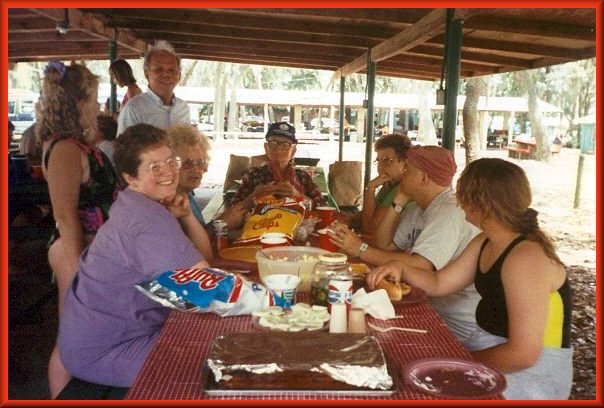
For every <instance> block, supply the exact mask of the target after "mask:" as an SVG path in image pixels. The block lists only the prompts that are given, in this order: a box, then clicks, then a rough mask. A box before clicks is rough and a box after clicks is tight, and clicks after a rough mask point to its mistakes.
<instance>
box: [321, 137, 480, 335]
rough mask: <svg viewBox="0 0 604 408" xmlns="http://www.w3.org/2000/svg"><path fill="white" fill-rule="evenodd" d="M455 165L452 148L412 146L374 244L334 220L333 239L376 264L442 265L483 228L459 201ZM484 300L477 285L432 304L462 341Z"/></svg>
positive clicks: (474, 325) (368, 261)
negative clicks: (477, 289)
mask: <svg viewBox="0 0 604 408" xmlns="http://www.w3.org/2000/svg"><path fill="white" fill-rule="evenodd" d="M456 170H457V165H456V164H455V158H454V157H453V154H452V153H451V152H450V151H449V150H447V149H444V148H442V147H438V146H414V147H412V148H410V149H409V150H408V151H407V161H406V163H405V168H404V169H403V175H402V178H401V182H400V184H399V188H398V191H397V193H396V195H395V197H394V201H393V203H392V206H391V208H390V209H389V210H388V212H387V214H386V215H385V216H384V218H383V219H382V222H381V224H380V225H379V226H376V236H375V238H374V242H373V243H374V245H375V246H368V245H367V244H366V243H364V242H362V241H361V239H360V238H359V237H358V236H357V234H355V233H354V232H352V231H350V230H349V229H348V228H347V227H346V226H345V225H343V224H341V223H335V224H332V227H331V228H332V230H333V231H334V232H333V233H332V234H330V235H331V236H332V239H333V241H334V242H335V244H336V245H337V246H338V247H340V248H341V249H342V250H344V251H345V252H346V253H348V254H349V255H352V256H358V257H359V258H361V259H362V260H363V261H365V262H367V263H370V264H373V265H383V264H385V263H386V262H388V261H392V260H398V261H402V262H404V263H407V264H409V265H412V266H415V267H417V268H421V269H425V270H427V271H432V270H440V269H441V268H442V267H443V266H445V265H446V264H447V263H448V262H450V261H452V260H453V259H455V258H457V257H458V256H459V255H460V254H461V253H462V252H463V250H464V249H465V247H466V246H467V245H468V243H469V242H470V241H471V240H472V238H474V237H475V236H476V235H477V234H478V233H479V230H478V228H476V227H475V226H473V225H472V224H470V223H469V222H468V221H466V219H465V214H464V212H463V210H462V209H461V208H460V207H459V206H458V205H457V200H456V198H455V192H454V191H453V188H452V187H451V184H452V182H453V176H454V175H455V172H456ZM408 204H409V205H408ZM378 227H379V228H378ZM479 300H480V296H479V295H478V293H477V292H476V288H475V287H474V285H473V284H472V285H470V286H468V287H467V288H465V289H464V290H463V291H461V292H457V293H454V294H452V295H447V296H443V297H439V298H431V299H430V303H431V304H432V306H433V307H434V308H435V309H436V311H437V312H438V313H439V314H440V316H441V317H442V318H443V320H444V321H445V323H446V324H447V325H448V327H449V328H450V329H451V331H453V333H454V334H455V335H456V336H457V337H458V339H459V340H460V341H462V342H463V341H464V340H465V339H467V338H468V337H469V336H470V334H471V333H472V332H473V330H474V329H475V328H476V318H475V316H474V312H475V310H476V305H477V304H478V301H479Z"/></svg>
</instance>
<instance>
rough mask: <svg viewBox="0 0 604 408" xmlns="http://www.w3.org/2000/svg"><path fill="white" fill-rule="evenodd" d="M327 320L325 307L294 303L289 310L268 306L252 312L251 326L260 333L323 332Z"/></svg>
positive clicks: (326, 325)
mask: <svg viewBox="0 0 604 408" xmlns="http://www.w3.org/2000/svg"><path fill="white" fill-rule="evenodd" d="M329 318H330V316H329V312H328V311H327V307H325V306H316V305H314V306H311V305H309V304H307V303H296V304H294V305H293V306H292V307H291V309H283V308H281V307H279V306H270V307H268V308H266V309H261V310H257V311H255V312H252V326H254V327H255V328H256V329H258V330H262V331H266V330H276V331H292V332H293V331H303V330H308V331H313V330H319V331H323V330H327V329H328V328H329Z"/></svg>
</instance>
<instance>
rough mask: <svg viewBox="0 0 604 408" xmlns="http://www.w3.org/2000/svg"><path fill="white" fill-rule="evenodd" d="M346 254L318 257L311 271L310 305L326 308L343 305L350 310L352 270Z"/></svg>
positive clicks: (334, 253)
mask: <svg viewBox="0 0 604 408" xmlns="http://www.w3.org/2000/svg"><path fill="white" fill-rule="evenodd" d="M347 259H348V258H347V256H346V254H341V253H338V252H330V253H327V254H321V255H319V262H317V263H316V264H315V267H314V269H313V275H312V281H311V284H310V292H311V296H312V304H313V305H320V306H327V307H329V308H330V311H331V307H330V306H331V304H333V303H344V304H346V308H347V309H349V308H350V301H351V298H352V268H351V266H350V264H349V263H347V262H346V261H347Z"/></svg>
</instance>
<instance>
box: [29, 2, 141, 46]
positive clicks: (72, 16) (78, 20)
mask: <svg viewBox="0 0 604 408" xmlns="http://www.w3.org/2000/svg"><path fill="white" fill-rule="evenodd" d="M29 10H31V11H32V12H34V13H36V14H38V15H41V16H44V17H48V18H51V19H53V20H55V21H57V22H58V21H63V19H64V18H65V9H62V8H50V9H29ZM67 10H68V16H69V25H70V26H71V27H73V28H78V29H80V30H84V31H87V32H89V33H90V34H91V35H94V36H97V37H99V38H103V39H105V40H108V41H112V40H115V41H116V42H117V43H118V44H119V45H122V46H124V47H128V48H130V49H132V50H133V51H138V52H140V53H144V52H145V51H146V50H147V44H146V43H145V42H144V41H141V40H139V39H137V38H136V37H135V36H134V35H133V34H132V31H130V30H119V31H117V35H116V30H115V29H113V28H108V27H106V26H105V23H103V21H101V19H99V18H98V17H96V16H94V15H92V14H88V13H82V12H81V11H79V10H77V9H67Z"/></svg>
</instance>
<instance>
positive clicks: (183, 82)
mask: <svg viewBox="0 0 604 408" xmlns="http://www.w3.org/2000/svg"><path fill="white" fill-rule="evenodd" d="M198 62H199V60H193V63H192V64H191V65H190V66H189V68H188V69H187V71H186V72H185V73H184V75H183V76H182V77H181V78H180V85H181V86H188V82H189V79H191V75H193V72H194V71H195V67H196V66H197V63H198Z"/></svg>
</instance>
